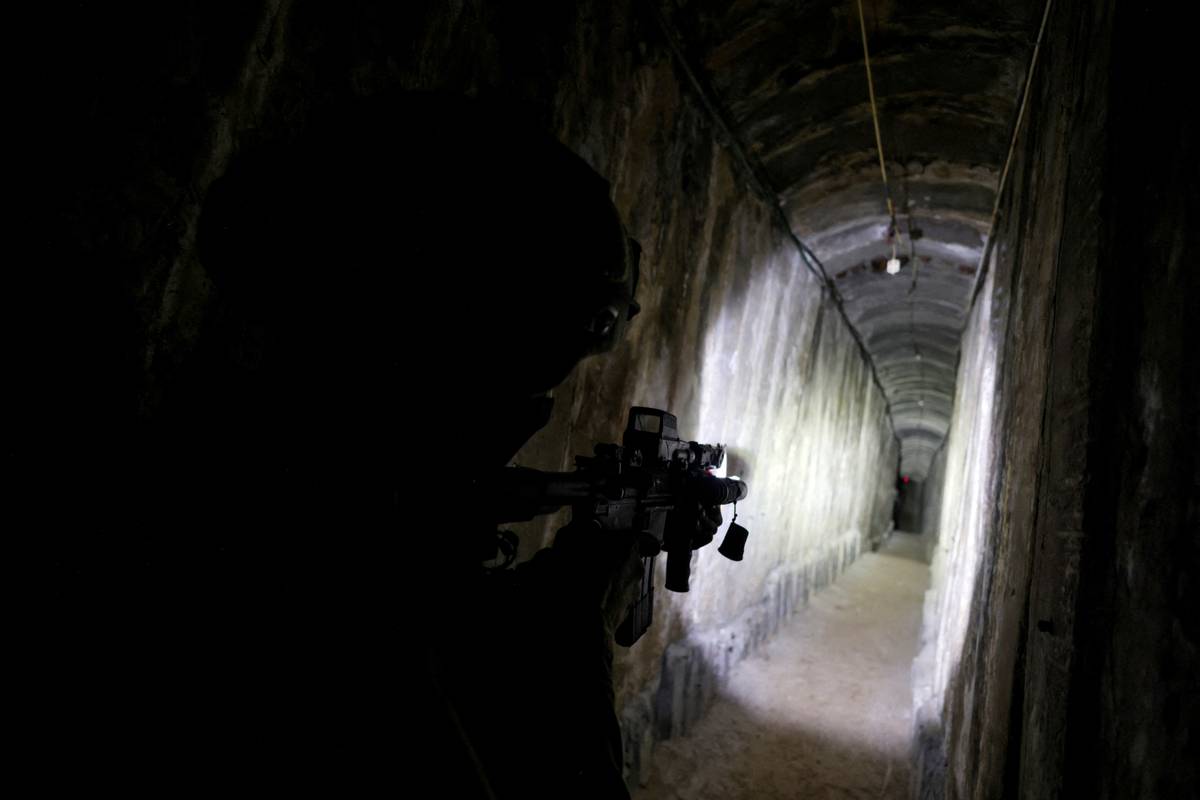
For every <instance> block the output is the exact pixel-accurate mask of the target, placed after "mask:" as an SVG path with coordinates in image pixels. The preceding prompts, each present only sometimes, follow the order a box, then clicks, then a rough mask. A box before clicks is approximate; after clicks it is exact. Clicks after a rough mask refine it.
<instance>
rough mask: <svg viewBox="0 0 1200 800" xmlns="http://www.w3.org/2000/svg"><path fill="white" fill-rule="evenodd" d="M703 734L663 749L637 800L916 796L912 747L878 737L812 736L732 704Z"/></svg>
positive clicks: (867, 732) (705, 726)
mask: <svg viewBox="0 0 1200 800" xmlns="http://www.w3.org/2000/svg"><path fill="white" fill-rule="evenodd" d="M830 702H831V703H833V704H836V703H837V702H838V700H837V699H836V698H831V699H830ZM695 734H696V735H692V736H685V737H680V738H676V739H671V740H668V741H666V742H663V743H661V744H660V745H659V747H658V750H657V751H656V752H655V755H654V761H653V766H652V768H651V770H650V775H649V780H648V781H647V783H646V785H645V786H643V787H639V788H636V789H635V790H634V792H633V800H685V799H686V800H717V799H718V798H720V799H721V800H743V799H745V800H748V799H749V798H756V799H758V798H762V799H763V800H775V799H776V798H778V800H783V798H787V799H788V800H793V798H796V797H806V798H871V800H879V799H880V798H883V799H884V800H902V799H905V798H908V796H909V786H908V784H909V765H908V757H907V743H896V742H891V743H880V742H873V741H872V740H871V737H872V736H873V735H874V732H873V731H870V730H862V731H817V730H804V729H800V728H795V727H791V726H786V725H781V724H779V723H777V722H772V721H765V720H763V719H762V718H761V716H759V715H756V714H753V713H751V712H750V711H748V710H747V709H745V708H743V707H741V706H739V705H737V704H735V703H733V702H730V701H728V700H727V701H726V702H724V703H722V704H721V705H720V708H719V709H715V710H714V715H713V716H712V717H711V718H706V719H705V721H704V724H703V725H702V726H701V727H700V728H699V729H698V730H697V731H696V732H695ZM856 736H860V737H861V739H860V740H856V739H855V737H856Z"/></svg>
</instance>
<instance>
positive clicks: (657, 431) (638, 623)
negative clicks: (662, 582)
mask: <svg viewBox="0 0 1200 800" xmlns="http://www.w3.org/2000/svg"><path fill="white" fill-rule="evenodd" d="M724 459H725V447H724V445H719V444H718V445H710V444H700V443H698V442H689V441H683V440H681V439H680V438H679V434H678V430H677V423H676V419H675V416H674V415H673V414H669V413H667V412H666V411H662V410H660V409H656V408H645V407H642V406H634V407H633V408H631V409H630V410H629V422H628V425H627V426H626V428H625V434H624V437H623V438H622V443H621V445H619V446H618V445H616V444H610V443H602V444H597V445H596V446H595V448H594V452H593V455H591V456H576V457H575V471H574V472H543V471H541V470H535V469H528V468H525V467H515V466H513V467H506V468H505V469H503V470H502V471H501V474H500V476H499V478H498V479H497V480H496V481H495V482H494V483H492V484H491V486H489V487H488V492H487V495H488V497H487V505H488V506H490V508H492V509H493V510H494V515H493V517H494V518H493V521H494V522H495V523H498V524H499V523H505V522H520V521H526V520H531V519H533V518H534V517H536V516H540V515H543V514H551V513H554V512H555V511H558V510H559V509H560V508H562V507H564V506H570V507H571V524H572V525H573V526H574V525H580V524H583V525H586V526H590V527H593V528H595V529H596V530H598V531H634V532H637V533H639V534H640V535H639V537H638V549H639V553H640V555H641V557H642V584H641V592H640V594H639V596H638V598H637V599H636V600H634V601H633V602H632V603H631V604H630V606H629V608H628V610H627V612H626V615H625V618H624V620H623V621H622V622H621V624H620V625H619V626H618V628H617V630H616V635H615V639H616V642H617V644H620V645H622V646H624V647H629V646H631V645H633V643H634V642H636V641H637V640H638V639H639V638H641V636H642V634H643V633H645V632H646V630H648V629H649V627H650V624H651V622H652V617H653V610H654V560H655V558H656V557H657V556H658V554H659V553H660V552H662V551H664V550H665V551H666V553H667V577H666V587H667V589H669V590H671V591H673V592H686V591H687V590H688V582H689V579H690V577H691V555H692V551H693V550H696V549H699V548H700V547H703V546H704V545H706V544H708V543H709V542H711V541H712V538H713V534H712V532H711V531H708V530H706V529H705V528H703V527H702V526H701V525H699V524H698V522H699V517H700V514H701V513H702V510H703V509H704V508H709V507H714V506H721V505H726V504H729V503H734V504H736V503H737V502H738V501H739V500H743V499H745V497H746V493H747V487H746V484H745V483H744V482H743V481H742V480H741V479H739V478H718V477H715V476H713V475H712V474H711V472H712V470H714V469H717V468H719V467H720V466H721V464H722V462H723V461H724ZM734 512H735V513H734V522H733V523H732V524H731V525H730V527H729V531H728V532H727V533H726V536H725V539H724V541H723V542H722V543H721V546H720V548H718V550H719V552H720V553H721V554H722V555H723V556H725V557H726V558H729V559H730V560H732V561H741V560H742V554H743V551H744V548H745V544H746V537H747V536H748V535H749V532H748V531H747V530H746V529H745V528H743V527H742V526H741V525H738V524H737V522H736V520H737V513H736V505H735V507H734Z"/></svg>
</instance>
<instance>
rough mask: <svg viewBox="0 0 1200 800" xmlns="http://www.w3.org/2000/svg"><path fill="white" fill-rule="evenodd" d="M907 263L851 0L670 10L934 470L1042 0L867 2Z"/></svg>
mask: <svg viewBox="0 0 1200 800" xmlns="http://www.w3.org/2000/svg"><path fill="white" fill-rule="evenodd" d="M863 8H864V12H865V16H866V21H867V37H868V41H869V44H870V48H871V67H872V72H873V74H874V80H875V92H876V98H877V105H878V109H879V116H880V128H881V131H882V139H883V148H884V154H885V156H886V161H887V168H888V180H889V182H890V186H891V195H892V198H893V200H894V203H895V207H896V214H897V218H898V228H899V231H900V235H899V238H898V254H899V256H900V258H901V262H902V268H901V271H900V274H899V275H896V276H891V275H888V274H887V273H886V271H885V266H886V262H887V259H888V258H890V257H891V253H892V245H891V243H890V242H889V240H888V238H887V237H888V227H889V225H888V215H887V206H886V202H885V199H884V198H885V196H884V190H883V184H882V180H881V178H880V174H879V161H878V156H877V154H876V150H875V135H874V128H873V125H872V122H871V108H870V102H869V97H868V92H867V81H866V72H865V69H864V66H863V52H862V38H861V32H860V28H859V20H858V5H857V0H837V2H799V1H797V0H691V1H690V2H689V1H688V0H680V2H677V3H676V4H675V5H674V7H673V9H672V10H671V11H670V12H669V15H670V19H669V24H670V25H671V26H672V27H673V28H674V29H675V31H676V33H677V34H678V36H679V38H680V40H681V42H680V43H681V45H682V48H683V51H684V55H685V58H686V59H687V61H688V65H689V68H690V69H692V70H693V71H694V72H696V73H697V74H698V75H699V76H700V77H701V79H702V80H704V81H706V82H707V83H708V86H709V88H710V90H711V92H712V94H713V99H714V101H715V103H716V105H717V106H718V108H719V111H720V113H721V114H723V115H724V117H725V122H726V123H727V124H728V125H729V127H730V128H731V130H732V132H733V134H734V135H735V136H736V137H737V138H738V139H739V140H740V144H741V146H742V149H743V150H744V151H745V153H746V154H747V158H748V159H749V160H750V162H751V165H752V167H753V168H754V170H755V171H756V173H757V174H758V175H759V176H760V178H761V179H763V180H764V182H765V183H767V184H768V188H769V189H770V190H771V191H772V192H774V193H775V195H776V196H777V198H778V202H779V204H780V207H781V209H782V210H783V212H784V216H785V217H786V219H787V220H788V223H789V224H790V225H791V227H792V230H793V231H794V232H795V233H796V234H797V236H799V237H800V238H801V239H802V240H803V241H804V242H805V243H806V244H807V245H808V246H809V247H810V248H811V249H812V251H813V252H814V253H815V254H816V255H817V257H818V258H819V259H820V260H821V262H822V264H823V265H824V267H825V271H826V273H827V274H828V275H829V277H830V279H831V280H832V281H833V283H834V285H835V287H836V288H837V291H838V292H839V293H840V294H841V296H842V299H843V301H844V307H845V310H846V314H847V317H848V318H849V319H850V322H851V324H852V325H854V327H855V328H856V329H857V330H858V333H859V335H860V337H861V338H862V340H863V342H864V344H865V346H866V348H867V351H868V352H869V353H870V355H871V358H872V360H873V361H874V364H875V370H876V374H877V375H878V376H879V379H880V383H881V384H882V385H883V389H884V392H885V394H886V395H887V398H888V402H889V404H890V406H891V410H892V419H893V422H894V424H895V428H896V434H897V436H898V437H899V438H900V442H901V471H902V472H903V473H905V474H907V475H911V476H913V477H914V478H916V479H918V480H919V479H921V478H923V477H924V476H925V474H926V472H927V471H928V469H929V464H930V461H931V459H932V457H933V455H934V453H935V452H936V451H937V449H938V447H940V445H941V443H942V440H943V439H944V438H945V435H946V431H947V430H948V428H949V424H950V413H951V408H952V405H953V400H954V381H955V368H956V364H957V360H958V348H959V338H960V335H961V332H962V329H963V325H964V322H965V317H966V312H967V308H968V304H969V302H970V293H971V288H972V286H973V284H974V280H975V273H976V270H977V268H978V264H979V259H980V257H981V254H982V251H983V246H984V243H985V240H986V235H987V226H988V222H989V219H990V216H991V211H992V205H993V202H994V198H995V187H996V183H997V178H998V175H999V172H1000V170H1001V168H1002V165H1003V161H1004V158H1005V155H1006V153H1007V149H1008V140H1009V136H1010V134H1011V126H1012V123H1013V120H1014V117H1015V113H1016V104H1017V101H1018V98H1019V93H1020V88H1021V82H1022V80H1023V79H1024V72H1025V68H1026V64H1027V62H1028V59H1029V54H1030V51H1031V49H1032V45H1033V39H1034V36H1035V34H1036V24H1037V19H1038V15H1039V14H1040V11H1041V3H1040V2H1031V1H1030V0H1011V1H1010V2H1002V3H1001V2H996V0H986V1H982V2H981V1H980V0H974V1H967V2H917V0H905V1H904V2H878V1H875V0H865V1H864V3H863Z"/></svg>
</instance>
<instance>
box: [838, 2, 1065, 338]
mask: <svg viewBox="0 0 1200 800" xmlns="http://www.w3.org/2000/svg"><path fill="white" fill-rule="evenodd" d="M861 5H862V0H859V6H860V8H861ZM1053 5H1054V0H1046V7H1045V9H1043V10H1042V24H1041V26H1040V27H1039V28H1038V35H1037V40H1036V41H1035V42H1034V44H1033V55H1032V56H1030V58H1029V69H1027V70H1026V71H1025V86H1024V88H1023V89H1022V90H1021V105H1020V106H1019V107H1018V109H1017V121H1016V122H1015V123H1014V124H1013V130H1012V136H1011V137H1010V138H1009V141H1008V155H1007V156H1005V158H1004V167H1003V168H1002V169H1001V170H1000V180H999V181H997V182H996V200H995V202H994V203H992V216H991V219H990V220H988V229H987V241H986V242H985V244H984V246H983V253H982V254H980V256H979V266H978V268H976V270H975V285H974V286H973V287H972V288H971V300H970V304H969V306H968V308H967V311H968V314H967V316H968V317H969V316H970V313H969V312H970V310H971V309H972V308H974V307H975V299H976V298H977V297H979V291H980V289H982V288H983V278H984V274H985V273H986V272H987V262H988V256H989V255H991V252H992V237H993V234H994V233H995V232H996V222H997V220H999V218H1000V200H1001V198H1002V197H1003V195H1004V187H1005V184H1006V183H1007V182H1008V170H1009V168H1010V167H1011V166H1012V160H1013V154H1014V153H1015V152H1016V150H1017V138H1018V136H1019V135H1020V133H1021V123H1022V122H1023V121H1024V119H1025V109H1026V107H1027V106H1028V105H1029V88H1030V86H1031V85H1032V84H1033V74H1034V71H1035V70H1036V69H1037V63H1038V55H1039V54H1040V53H1041V50H1042V37H1043V36H1044V35H1045V33H1046V23H1047V22H1048V21H1049V19H1050V7H1051V6H1053ZM963 324H964V325H966V323H965V322H964V323H963Z"/></svg>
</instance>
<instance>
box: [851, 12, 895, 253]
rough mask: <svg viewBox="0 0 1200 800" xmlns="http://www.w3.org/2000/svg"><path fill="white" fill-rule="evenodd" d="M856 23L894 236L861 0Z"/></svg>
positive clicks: (881, 173)
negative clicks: (860, 33) (865, 68)
mask: <svg viewBox="0 0 1200 800" xmlns="http://www.w3.org/2000/svg"><path fill="white" fill-rule="evenodd" d="M858 24H859V28H860V30H861V31H862V43H863V63H864V64H865V65H866V67H867V92H868V93H869V95H870V97H871V122H872V123H874V125H875V149H876V150H877V151H878V153H879V174H880V176H881V177H882V178H883V196H884V199H885V200H887V209H888V219H889V220H890V221H891V225H892V227H891V230H892V236H895V235H896V209H895V207H894V206H893V205H892V192H891V189H889V188H888V177H887V167H886V166H885V165H884V160H883V136H882V135H881V134H880V133H879V109H878V108H877V107H876V105H875V81H874V79H873V78H872V77H871V52H870V50H869V49H868V48H867V21H866V18H865V17H864V16H863V6H862V0H858ZM893 255H894V254H893Z"/></svg>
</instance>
